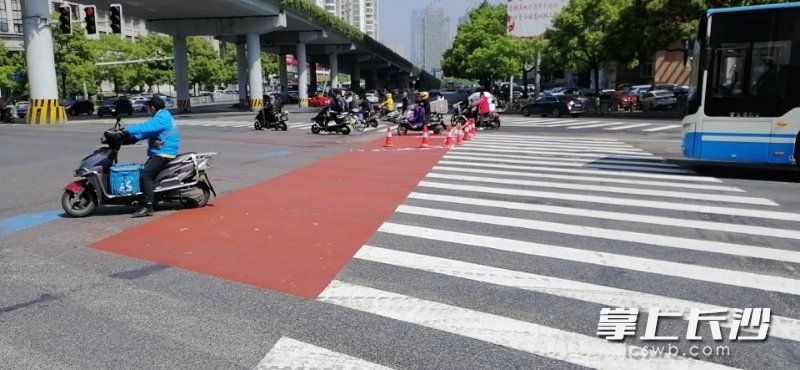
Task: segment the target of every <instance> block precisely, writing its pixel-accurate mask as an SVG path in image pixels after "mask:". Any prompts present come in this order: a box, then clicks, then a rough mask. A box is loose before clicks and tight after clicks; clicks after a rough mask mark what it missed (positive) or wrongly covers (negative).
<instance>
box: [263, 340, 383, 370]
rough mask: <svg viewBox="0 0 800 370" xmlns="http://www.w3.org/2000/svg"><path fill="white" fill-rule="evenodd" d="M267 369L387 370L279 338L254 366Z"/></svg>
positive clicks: (299, 342)
mask: <svg viewBox="0 0 800 370" xmlns="http://www.w3.org/2000/svg"><path fill="white" fill-rule="evenodd" d="M256 369H257V370H267V369H374V370H379V369H380V370H388V369H391V368H389V367H386V366H381V365H378V364H375V363H372V362H369V361H365V360H362V359H359V358H356V357H352V356H348V355H345V354H343V353H339V352H334V351H331V350H329V349H326V348H322V347H317V346H315V345H311V344H308V343H304V342H301V341H299V340H294V339H292V338H287V337H281V339H279V340H278V341H277V342H276V343H275V345H274V346H272V349H271V350H270V351H269V353H267V355H266V356H265V357H264V358H263V359H262V360H261V362H259V363H258V366H256Z"/></svg>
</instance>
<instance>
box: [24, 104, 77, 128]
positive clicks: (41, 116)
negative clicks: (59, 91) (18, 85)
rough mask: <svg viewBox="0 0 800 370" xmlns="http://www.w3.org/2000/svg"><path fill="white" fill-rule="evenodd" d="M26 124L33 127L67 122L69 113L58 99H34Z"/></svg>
mask: <svg viewBox="0 0 800 370" xmlns="http://www.w3.org/2000/svg"><path fill="white" fill-rule="evenodd" d="M26 122H27V123H28V124H31V125H50V124H56V123H64V122H67V112H66V111H65V110H64V107H62V106H61V103H59V102H58V99H32V100H31V107H30V108H28V115H27V116H26Z"/></svg>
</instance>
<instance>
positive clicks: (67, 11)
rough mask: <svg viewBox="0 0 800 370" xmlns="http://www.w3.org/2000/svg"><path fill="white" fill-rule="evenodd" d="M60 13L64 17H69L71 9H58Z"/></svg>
mask: <svg viewBox="0 0 800 370" xmlns="http://www.w3.org/2000/svg"><path fill="white" fill-rule="evenodd" d="M58 11H59V12H60V13H61V15H62V16H69V8H66V7H62V8H58Z"/></svg>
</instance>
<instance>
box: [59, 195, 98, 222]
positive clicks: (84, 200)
mask: <svg viewBox="0 0 800 370" xmlns="http://www.w3.org/2000/svg"><path fill="white" fill-rule="evenodd" d="M61 207H62V208H64V212H66V213H67V214H68V215H70V216H72V217H86V216H88V215H90V214H92V213H93V212H94V211H95V209H97V197H95V195H94V193H92V192H91V191H89V189H86V190H84V191H83V193H82V194H81V195H80V196H78V194H76V193H74V192H73V191H72V190H64V194H63V195H61Z"/></svg>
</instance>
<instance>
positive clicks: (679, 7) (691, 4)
mask: <svg viewBox="0 0 800 370" xmlns="http://www.w3.org/2000/svg"><path fill="white" fill-rule="evenodd" d="M787 1H789V0H714V1H706V0H632V2H631V4H630V5H629V6H627V7H626V8H625V9H623V10H622V11H621V12H620V15H619V22H617V23H616V24H612V25H611V27H610V28H609V36H608V38H607V39H606V47H607V48H609V49H611V50H614V52H615V54H614V56H615V58H614V59H615V61H616V62H618V63H619V64H620V65H624V66H627V67H635V66H636V65H638V64H643V63H648V62H650V61H651V60H652V58H653V56H654V55H655V54H656V52H657V51H659V50H667V49H668V48H669V47H670V45H671V44H673V43H676V42H679V43H680V44H682V45H685V44H686V43H688V42H690V41H691V40H694V39H695V38H696V36H697V26H698V20H699V15H700V13H701V12H703V11H704V10H706V9H710V8H727V7H733V6H745V5H759V4H769V3H783V2H787ZM671 51H683V52H686V50H685V48H680V49H674V50H671Z"/></svg>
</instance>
